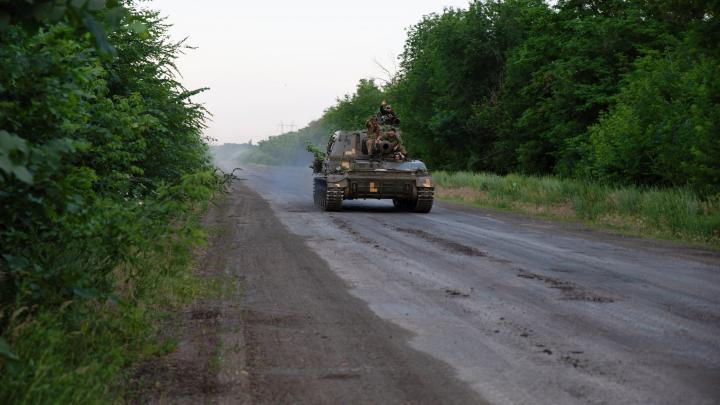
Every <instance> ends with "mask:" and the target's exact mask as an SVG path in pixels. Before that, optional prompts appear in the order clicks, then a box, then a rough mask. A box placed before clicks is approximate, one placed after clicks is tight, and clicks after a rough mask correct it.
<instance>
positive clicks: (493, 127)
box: [261, 0, 720, 194]
mask: <svg viewBox="0 0 720 405" xmlns="http://www.w3.org/2000/svg"><path fill="white" fill-rule="evenodd" d="M719 12H720V2H717V1H699V0H696V1H675V0H658V1H649V0H603V1H593V0H560V1H557V2H555V4H549V3H547V2H545V1H542V0H506V1H473V2H471V3H470V4H469V6H468V8H467V9H446V10H444V11H443V12H442V13H437V14H430V15H427V16H425V17H424V18H423V19H422V20H421V21H420V22H418V23H417V24H415V25H414V26H412V27H410V29H409V30H408V36H407V40H406V43H405V48H404V51H403V53H402V54H401V55H400V58H399V59H400V64H399V71H398V72H397V73H396V74H395V76H394V77H392V79H391V80H390V81H389V82H388V83H387V84H385V85H384V86H378V85H377V84H376V83H375V82H373V81H369V80H363V81H361V82H360V83H359V84H358V87H357V91H356V93H355V94H353V95H348V96H345V97H344V98H342V99H340V100H338V103H337V104H336V105H335V106H333V107H331V108H329V109H328V110H327V111H326V112H325V114H324V115H323V116H322V117H321V119H320V120H319V121H318V122H317V123H315V127H322V128H323V129H326V130H329V131H332V130H335V129H341V128H342V129H351V128H362V126H363V124H364V121H365V119H366V118H367V116H368V115H370V114H371V113H374V112H375V109H376V108H377V105H378V103H379V101H380V100H382V99H387V100H388V101H389V102H390V103H392V105H393V107H394V109H395V111H397V112H398V114H399V117H400V118H401V120H402V125H401V128H402V130H403V137H404V140H405V142H406V143H407V144H408V147H409V149H410V151H411V152H412V153H413V155H414V156H415V157H419V158H422V159H423V160H425V161H426V162H427V163H428V164H429V165H430V167H432V168H434V169H445V170H471V171H491V172H495V173H500V174H505V173H511V172H515V173H523V174H533V175H539V174H555V175H559V176H564V177H582V178H588V179H595V180H598V181H607V182H613V183H622V184H636V185H653V186H688V187H691V188H692V189H694V190H696V191H698V192H700V193H702V194H708V193H715V192H718V191H720V52H719V50H720V48H719V47H718V44H719V43H720V26H719V25H718V20H717V18H718V13H719ZM301 133H302V131H301ZM326 135H327V134H326ZM275 142H278V141H277V140H275ZM261 146H262V145H261Z"/></svg>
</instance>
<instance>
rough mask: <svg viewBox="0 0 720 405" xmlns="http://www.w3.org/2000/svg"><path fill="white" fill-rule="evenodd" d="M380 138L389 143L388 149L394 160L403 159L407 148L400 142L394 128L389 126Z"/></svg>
mask: <svg viewBox="0 0 720 405" xmlns="http://www.w3.org/2000/svg"><path fill="white" fill-rule="evenodd" d="M380 139H381V140H383V141H387V142H389V143H390V151H391V152H392V154H393V157H394V158H395V160H405V156H407V150H406V149H405V147H404V146H403V144H402V139H400V134H398V133H397V131H396V130H395V128H392V127H391V128H390V129H388V130H387V131H385V133H384V134H383V135H382V137H380Z"/></svg>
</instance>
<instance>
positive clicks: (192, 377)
mask: <svg viewBox="0 0 720 405" xmlns="http://www.w3.org/2000/svg"><path fill="white" fill-rule="evenodd" d="M206 225H207V226H208V227H209V228H210V229H211V230H212V238H211V240H210V243H209V245H208V248H207V251H206V252H205V254H204V258H203V259H202V260H201V263H202V265H201V267H200V269H199V271H200V273H201V274H202V275H205V276H208V277H220V278H222V279H223V280H226V281H225V283H226V287H228V288H226V293H225V294H223V297H222V298H220V299H213V300H204V301H200V302H196V303H195V304H193V306H192V307H191V308H188V309H187V310H185V311H182V312H180V313H177V314H174V316H173V317H174V318H173V319H174V322H172V324H174V326H172V327H170V326H169V329H171V330H170V331H169V333H172V334H174V335H175V336H176V339H177V340H178V346H177V350H176V351H174V352H173V353H171V354H169V355H168V356H166V357H164V358H162V359H159V360H158V361H155V362H152V363H148V364H145V365H143V366H142V367H141V370H140V371H139V373H138V377H137V379H136V380H137V384H138V385H139V386H141V387H142V389H141V390H140V394H139V395H138V398H137V401H138V402H143V403H144V402H155V403H165V402H169V403H198V402H202V403H207V402H212V403H313V404H315V403H479V402H482V401H481V399H480V398H478V397H477V394H476V393H475V392H474V391H472V390H471V389H470V388H469V386H467V385H466V384H464V383H462V382H460V381H459V380H457V379H456V377H455V375H454V373H453V370H452V369H451V368H450V367H449V366H448V365H447V364H445V363H442V362H440V361H438V360H435V359H433V358H432V357H430V356H428V355H426V354H424V353H421V352H418V351H416V350H413V349H411V348H410V347H409V346H408V345H407V341H408V339H410V338H411V335H410V333H409V332H407V331H404V330H403V329H401V328H399V327H397V326H395V325H393V324H392V323H390V322H387V321H384V320H382V319H380V318H379V317H378V316H376V315H375V314H374V313H373V312H372V311H371V310H370V309H369V308H368V307H367V305H366V304H365V303H364V302H363V301H361V300H359V299H358V298H355V297H353V296H352V295H350V294H349V292H348V289H347V285H346V284H345V282H344V281H342V280H341V279H340V278H339V277H338V276H337V275H336V274H335V273H334V272H333V271H332V270H331V269H329V268H328V266H327V264H326V262H325V261H323V260H322V259H321V258H319V257H318V256H317V255H316V254H315V253H314V252H312V251H311V250H310V249H308V248H307V246H306V245H305V244H304V241H303V239H302V238H301V237H299V236H296V235H294V234H291V233H290V232H288V230H287V229H286V228H285V227H284V226H283V225H282V224H281V223H280V222H279V220H278V219H277V218H276V217H275V215H274V214H273V212H272V210H271V208H270V207H269V205H268V204H267V202H265V200H263V199H262V198H261V197H260V196H259V195H258V194H256V193H255V192H253V191H252V190H250V189H249V188H248V187H246V186H244V185H243V184H242V183H239V184H236V185H235V187H234V188H233V191H232V193H231V195H229V196H228V197H227V198H225V199H223V200H222V201H220V202H218V204H217V205H216V206H213V207H212V208H211V209H210V211H209V213H208V215H207V218H206Z"/></svg>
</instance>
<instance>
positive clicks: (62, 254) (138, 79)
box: [0, 1, 223, 403]
mask: <svg viewBox="0 0 720 405" xmlns="http://www.w3.org/2000/svg"><path fill="white" fill-rule="evenodd" d="M26 3H27V4H23V5H19V4H9V5H8V4H3V5H0V12H1V13H2V14H1V15H3V16H6V17H7V16H9V17H8V18H9V19H4V22H6V23H7V24H3V26H2V27H0V28H1V29H0V65H2V66H3V72H2V74H1V75H0V206H2V210H0V402H3V403H48V402H50V403H52V402H58V403H66V402H69V403H75V402H79V403H85V402H104V400H103V398H104V397H105V396H110V395H111V393H110V391H109V389H110V388H108V387H111V384H110V383H112V382H113V378H115V377H117V372H118V370H120V369H121V368H122V367H124V366H126V365H127V364H128V362H129V361H131V360H133V359H135V358H136V357H137V355H138V352H141V351H143V350H144V349H142V347H147V345H148V344H149V343H148V341H147V339H148V337H146V336H145V335H148V336H150V335H151V332H152V329H151V328H150V326H149V322H150V321H151V319H150V315H149V314H148V313H147V310H146V309H145V308H144V305H147V303H148V300H149V298H148V294H147V293H148V292H152V291H153V289H155V291H157V289H156V288H155V287H156V286H157V280H158V279H157V277H161V276H162V277H165V276H167V277H171V275H170V273H172V272H171V269H176V270H173V271H175V272H176V274H177V275H179V274H180V273H181V272H182V271H184V270H183V269H185V267H187V261H188V258H189V256H188V255H189V254H190V253H189V252H190V251H191V249H192V246H194V245H196V244H198V243H200V242H201V240H202V235H201V234H200V232H199V229H198V226H197V224H196V217H197V215H198V214H199V212H200V211H201V210H202V207H203V206H204V204H205V203H206V202H207V201H208V200H209V198H210V197H211V195H212V194H213V193H214V192H216V191H217V190H218V189H220V188H221V187H222V181H223V179H222V178H221V177H220V176H218V175H217V174H216V173H215V172H214V170H213V169H212V167H211V165H210V163H209V156H208V153H207V146H206V139H205V138H204V137H203V135H202V129H203V126H204V119H205V110H204V109H203V108H202V106H200V105H198V104H196V103H194V102H192V100H191V99H192V96H193V95H194V94H196V93H197V91H188V90H186V89H184V88H182V86H180V84H179V83H178V82H177V81H176V79H175V77H174V75H173V72H174V68H175V66H174V60H175V58H176V57H177V56H178V54H179V52H181V50H182V47H183V45H182V44H177V43H173V42H170V41H169V39H168V36H167V29H168V26H167V25H166V24H165V23H164V22H163V21H162V19H160V18H159V17H158V15H157V13H155V12H151V11H141V10H138V9H135V8H133V7H132V2H130V1H127V2H122V4H118V2H116V1H108V2H106V7H96V6H97V4H95V3H97V2H92V3H93V4H94V5H93V7H92V10H91V9H89V8H88V6H87V4H86V2H68V3H67V4H65V7H64V8H59V9H58V10H61V11H63V10H64V12H65V14H62V13H61V14H60V15H58V16H56V17H52V16H45V17H47V18H45V17H43V18H40V17H42V16H43V15H44V14H42V10H47V6H48V5H49V3H48V2H47V1H37V2H26ZM55 3H57V2H55ZM61 3H63V2H61ZM58 4H59V3H58ZM36 6H37V9H36ZM43 7H44V8H43ZM25 8H29V9H30V11H32V13H31V14H29V15H32V16H34V17H32V18H30V17H27V15H28V14H24V13H23V12H21V11H28V10H25ZM51 17H52V18H51ZM34 18H38V19H37V20H35V19H34ZM88 26H91V27H95V29H89V28H88ZM86 31H87V32H86ZM103 31H105V32H107V35H105V34H102V32H103ZM158 263H160V264H158ZM178 269H180V270H178ZM168 272H170V273H168ZM171 278H172V277H171ZM141 346H142V347H141Z"/></svg>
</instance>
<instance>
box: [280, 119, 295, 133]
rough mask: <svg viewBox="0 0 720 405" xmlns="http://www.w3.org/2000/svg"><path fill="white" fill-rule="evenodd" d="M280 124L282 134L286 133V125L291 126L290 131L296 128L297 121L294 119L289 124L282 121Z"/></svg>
mask: <svg viewBox="0 0 720 405" xmlns="http://www.w3.org/2000/svg"><path fill="white" fill-rule="evenodd" d="M278 126H279V127H280V134H281V135H282V134H284V133H285V127H288V128H290V131H288V132H292V131H294V130H295V121H293V122H291V123H289V124H286V123H284V122H281V123H280V125H278Z"/></svg>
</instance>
